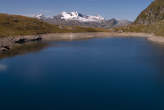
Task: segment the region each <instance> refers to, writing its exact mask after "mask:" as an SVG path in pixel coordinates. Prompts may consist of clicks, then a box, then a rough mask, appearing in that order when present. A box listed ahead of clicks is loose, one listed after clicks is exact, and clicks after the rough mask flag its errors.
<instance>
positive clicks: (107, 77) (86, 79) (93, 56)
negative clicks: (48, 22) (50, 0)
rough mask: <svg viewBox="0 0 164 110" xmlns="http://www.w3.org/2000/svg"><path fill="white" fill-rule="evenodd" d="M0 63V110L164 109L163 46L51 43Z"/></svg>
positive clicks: (112, 41) (114, 41) (113, 41)
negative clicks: (43, 47)
mask: <svg viewBox="0 0 164 110" xmlns="http://www.w3.org/2000/svg"><path fill="white" fill-rule="evenodd" d="M50 44H51V46H50V47H48V48H45V49H42V50H41V51H39V52H33V53H28V54H24V55H22V54H21V55H17V56H15V57H10V58H5V59H1V60H0V109H1V110H141V109H143V110H164V106H163V104H164V47H163V46H161V45H158V44H155V43H152V42H149V41H147V40H146V39H145V38H101V39H99V38H96V39H90V40H79V41H67V42H53V43H52V42H51V43H50Z"/></svg>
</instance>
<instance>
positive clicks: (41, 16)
mask: <svg viewBox="0 0 164 110" xmlns="http://www.w3.org/2000/svg"><path fill="white" fill-rule="evenodd" d="M34 17H35V18H37V19H45V18H46V17H45V16H44V15H43V14H41V13H40V14H38V15H35V16H34Z"/></svg>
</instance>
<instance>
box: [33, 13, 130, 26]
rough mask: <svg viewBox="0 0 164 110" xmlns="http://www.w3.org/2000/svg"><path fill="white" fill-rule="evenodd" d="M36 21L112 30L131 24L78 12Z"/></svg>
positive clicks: (42, 17)
mask: <svg viewBox="0 0 164 110" xmlns="http://www.w3.org/2000/svg"><path fill="white" fill-rule="evenodd" d="M34 17H36V18H38V19H41V20H43V21H46V22H48V23H51V24H56V25H65V26H84V27H96V28H112V27H118V26H126V25H129V24H131V22H130V21H128V20H117V19H109V20H106V19H105V18H104V17H102V16H100V15H97V16H90V15H85V14H81V13H78V12H76V11H75V12H62V13H60V14H58V15H56V16H53V17H46V16H44V15H43V14H39V15H36V16H34Z"/></svg>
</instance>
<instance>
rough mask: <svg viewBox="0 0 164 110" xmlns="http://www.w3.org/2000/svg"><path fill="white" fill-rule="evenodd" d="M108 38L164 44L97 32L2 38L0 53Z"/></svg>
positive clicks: (149, 36) (154, 39)
mask: <svg viewBox="0 0 164 110" xmlns="http://www.w3.org/2000/svg"><path fill="white" fill-rule="evenodd" d="M108 37H144V38H147V40H149V41H152V42H156V43H159V44H164V37H162V36H155V35H153V34H148V33H134V32H126V33H124V32H123V33H118V32H95V33H52V34H43V35H28V36H17V37H5V38H0V53H3V52H7V51H9V50H10V49H12V48H14V47H15V46H21V45H22V44H25V43H31V42H40V41H44V42H51V41H72V40H80V39H91V38H108Z"/></svg>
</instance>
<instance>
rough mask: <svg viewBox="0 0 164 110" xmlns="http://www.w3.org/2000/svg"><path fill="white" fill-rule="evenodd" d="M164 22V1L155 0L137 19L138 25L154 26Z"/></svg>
mask: <svg viewBox="0 0 164 110" xmlns="http://www.w3.org/2000/svg"><path fill="white" fill-rule="evenodd" d="M160 20H164V0H154V1H153V2H152V3H151V4H150V5H149V6H148V7H147V8H146V9H145V10H143V11H142V13H141V14H140V15H139V16H138V17H137V19H136V21H135V23H136V24H146V25H147V24H153V23H155V22H158V21H160Z"/></svg>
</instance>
